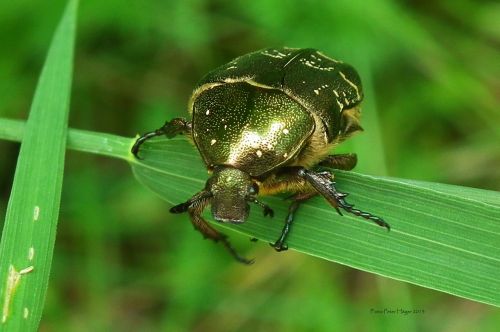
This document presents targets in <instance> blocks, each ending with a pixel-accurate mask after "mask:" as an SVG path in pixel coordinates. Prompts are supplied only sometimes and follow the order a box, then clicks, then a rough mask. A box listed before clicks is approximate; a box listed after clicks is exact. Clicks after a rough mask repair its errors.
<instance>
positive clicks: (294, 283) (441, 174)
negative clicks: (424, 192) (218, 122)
mask: <svg viewBox="0 0 500 332" xmlns="http://www.w3.org/2000/svg"><path fill="white" fill-rule="evenodd" d="M63 6H64V1H62V0H54V1H51V2H50V4H47V3H45V2H36V1H28V0H24V1H17V2H6V1H4V2H0V41H1V44H2V52H1V54H0V75H1V77H2V78H3V79H2V80H0V116H2V117H15V118H21V119H24V118H26V114H27V111H28V110H29V104H30V101H31V98H32V94H33V91H34V87H35V84H36V79H37V77H38V75H39V72H40V68H41V65H42V62H43V60H44V55H45V52H46V49H47V45H48V44H49V41H50V38H51V35H52V33H53V30H54V28H55V25H56V22H57V20H58V18H59V16H60V14H61V12H62V8H63ZM280 45H286V46H291V47H314V48H318V49H321V50H323V51H324V52H325V53H326V54H330V55H332V56H334V57H336V58H339V59H342V60H344V61H346V62H348V63H351V64H353V65H354V66H355V67H356V68H358V69H359V71H360V73H361V76H362V78H363V80H364V85H365V90H366V97H365V98H366V99H365V100H366V102H365V107H364V121H363V125H364V127H365V129H366V131H365V132H364V133H363V134H361V135H359V136H357V137H355V138H353V139H352V140H350V141H349V142H346V144H345V145H344V146H342V147H341V148H340V149H341V150H342V151H353V150H355V151H357V152H358V153H359V158H360V165H359V167H358V169H357V170H358V171H360V172H370V173H373V174H383V173H387V174H389V175H391V176H398V177H403V178H413V179H424V180H432V181H439V182H445V183H454V184H459V185H468V186H475V187H482V188H486V189H494V190H500V167H499V166H500V149H499V148H498V147H499V146H500V144H499V143H500V111H499V105H500V100H499V99H500V66H499V60H498V59H499V55H500V54H499V51H500V5H499V4H498V2H496V1H481V2H479V1H472V0H459V1H452V0H444V1H438V2H436V1H432V2H431V1H414V0H413V1H395V0H383V1H382V0H379V1H375V0H369V1H348V0H341V1H319V0H318V1H311V0H304V1H274V0H253V1H233V2H229V1H223V0H218V1H217V0H212V1H203V0H184V1H181V0H176V1H147V2H146V1H127V2H126V3H125V2H123V1H117V0H108V1H96V0H86V1H82V2H81V6H80V16H79V25H78V36H77V49H76V62H75V74H74V84H73V96H72V109H71V119H70V126H72V127H76V128H82V129H90V130H98V131H105V132H110V133H115V134H119V135H124V136H133V135H135V134H136V133H138V132H143V131H146V130H149V129H152V128H156V127H158V126H159V125H160V124H161V123H162V122H163V121H165V120H166V119H168V118H171V117H173V116H179V115H184V114H185V110H186V101H187V99H188V97H189V94H190V92H191V89H192V88H193V86H194V85H195V84H196V82H197V80H198V79H199V78H201V76H203V74H205V73H206V72H207V71H208V70H210V69H212V68H215V67H216V66H218V65H220V64H222V63H225V62H227V61H228V60H230V59H232V58H233V57H236V56H238V55H241V54H243V53H246V52H249V51H252V50H255V49H259V48H263V47H268V46H280ZM378 140H381V142H380V144H379V142H378ZM0 151H2V158H1V159H0V174H2V176H1V177H0V195H1V196H0V198H1V199H0V210H1V211H0V212H2V215H4V214H5V213H4V212H5V206H6V201H7V199H8V196H9V192H10V184H11V181H12V174H13V171H14V168H15V160H16V158H17V151H18V146H17V145H16V144H12V143H7V142H4V141H0ZM66 170H67V172H66V177H65V183H64V191H63V204H62V207H61V221H60V223H59V232H58V239H57V243H56V249H55V260H54V262H53V274H52V281H51V288H50V289H49V295H48V299H47V306H46V309H45V310H46V311H45V316H44V319H43V321H42V325H41V329H42V331H49V330H50V331H68V330H71V331H88V330H90V329H97V330H121V331H133V330H167V329H168V330H169V331H182V330H203V331H206V330H215V329H217V330H242V331H246V330H252V331H253V330H271V329H273V330H278V331H285V330H286V331H304V330H332V329H333V328H335V329H337V330H346V331H366V330H381V331H387V330H395V331H401V330H406V331H411V330H426V331H437V330H450V329H452V330H454V331H457V330H463V331H468V330H472V329H475V330H483V331H487V330H491V331H493V330H494V328H495V327H498V326H499V325H500V320H499V318H498V316H495V313H498V312H495V309H494V308H489V307H487V306H484V305H481V304H477V303H472V302H469V301H466V300H461V299H458V298H454V297H452V296H449V295H445V294H441V293H436V292H433V291H431V290H426V289H420V288H418V287H413V286H407V285H404V284H401V283H398V282H396V281H389V280H384V279H378V278H375V277H374V276H373V275H370V274H366V273H361V272H356V271H353V270H351V269H349V268H345V267H342V266H338V265H335V264H331V263H328V262H323V261H320V260H317V259H314V258H312V257H306V256H304V255H300V254H297V253H294V252H287V253H284V254H283V253H282V254H278V253H274V252H273V251H272V250H271V249H270V248H269V247H268V246H267V245H266V244H259V243H258V244H253V243H252V244H250V243H249V242H248V239H246V238H242V237H239V238H238V237H237V236H235V235H233V234H231V235H233V236H232V239H234V240H235V241H236V243H235V245H237V246H238V247H240V248H248V250H251V251H252V252H251V253H248V254H247V255H248V256H251V257H256V258H257V262H256V264H255V265H253V266H252V267H250V268H249V267H244V266H240V265H237V264H235V263H233V261H232V260H231V259H230V258H229V257H227V255H226V253H225V252H224V250H223V248H220V247H218V246H215V245H213V244H212V243H210V242H208V241H202V240H201V237H200V235H199V234H197V233H196V232H194V231H193V230H192V227H191V225H190V224H189V222H188V221H187V219H186V217H185V216H181V217H174V216H171V215H169V214H168V212H167V209H168V206H167V205H166V204H165V203H164V202H162V201H159V200H158V199H157V198H156V197H155V196H154V195H152V194H151V193H150V192H148V191H147V190H145V189H144V188H142V187H141V186H140V185H138V184H137V183H136V182H135V180H133V178H132V177H131V174H130V170H129V169H128V167H127V165H126V164H125V163H122V162H119V161H116V160H110V159H103V158H98V157H95V156H91V155H86V154H80V153H75V152H68V155H67V165H66ZM186 172H189V170H186ZM299 221H300V220H299ZM272 222H280V221H279V220H273V221H272ZM238 241H239V243H238ZM398 307H403V308H409V309H421V308H423V309H425V314H423V315H409V316H401V315H398V316H392V315H376V314H371V313H370V309H371V308H396V309H397V308H398Z"/></svg>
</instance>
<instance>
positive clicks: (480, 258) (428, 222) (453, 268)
mask: <svg viewBox="0 0 500 332" xmlns="http://www.w3.org/2000/svg"><path fill="white" fill-rule="evenodd" d="M141 155H142V157H143V158H144V160H143V161H141V162H137V161H136V162H134V164H133V171H134V173H135V175H136V177H137V179H138V180H139V181H140V182H141V183H143V184H144V185H146V186H147V187H149V188H150V189H152V190H153V191H154V192H156V193H157V194H159V195H160V196H161V197H162V198H163V199H165V200H166V201H168V202H170V203H172V204H178V203H180V202H183V201H185V200H187V199H188V198H189V197H190V196H191V195H192V194H194V193H196V192H197V191H199V190H200V189H202V188H203V186H204V184H205V180H206V178H207V173H206V171H205V168H204V166H203V163H202V161H201V159H200V157H199V156H198V154H197V153H196V151H195V149H194V147H193V146H192V145H190V144H189V143H188V142H187V141H186V140H184V139H181V138H179V139H172V140H166V139H157V140H154V141H152V142H150V143H149V144H145V145H144V149H143V150H141ZM337 183H338V187H339V189H340V190H341V191H344V192H348V193H350V196H349V197H348V199H349V201H350V202H352V203H354V204H355V205H356V206H357V207H359V208H360V209H363V210H366V211H370V212H371V213H374V214H376V215H379V216H382V217H384V218H385V219H386V221H387V222H389V223H390V225H391V227H392V230H391V231H390V232H386V231H385V230H384V229H383V228H380V227H378V226H375V225H373V224H371V223H369V222H366V221H365V220H363V219H361V218H358V217H354V216H351V215H347V214H345V215H344V216H343V217H342V216H339V215H337V213H336V212H335V210H334V209H333V208H331V207H330V206H329V205H327V203H326V202H325V201H324V200H323V199H321V198H319V197H318V198H315V199H313V200H311V201H310V202H309V203H307V204H305V205H304V206H302V207H301V209H300V210H299V212H298V214H297V217H296V222H295V224H294V225H293V230H292V232H291V235H290V238H289V241H288V244H289V247H290V248H292V249H295V250H298V251H301V252H304V253H307V254H310V255H314V256H318V257H322V258H325V259H328V260H331V261H335V262H339V263H341V264H345V265H348V266H352V267H355V268H358V269H361V270H364V271H369V272H373V273H377V274H380V275H383V276H387V277H391V278H394V279H398V280H403V281H408V282H411V283H414V284H417V285H421V286H424V287H428V288H432V289H437V290H441V291H444V292H447V293H450V294H454V295H457V296H461V297H465V298H468V299H471V300H476V301H480V302H484V303H489V304H493V305H496V306H500V282H499V279H498V276H500V248H499V246H498V243H500V207H499V206H498V204H492V202H494V201H495V200H496V202H500V193H498V192H491V191H484V190H479V189H473V188H463V187H456V186H449V185H441V184H437V183H434V184H432V185H429V184H428V183H424V182H422V183H421V182H416V181H407V180H400V179H391V178H385V177H374V176H367V175H362V174H356V173H352V172H340V171H337ZM464 193H465V195H464ZM485 193H486V194H485ZM483 196H485V197H487V199H484V200H482V199H481V197H483ZM264 200H265V202H266V203H268V204H269V205H270V206H271V207H272V208H273V209H274V210H275V217H274V219H270V218H265V217H263V216H262V213H261V211H259V209H256V208H253V209H252V212H251V215H250V218H249V220H248V222H247V223H245V224H244V225H221V226H223V227H226V228H230V229H233V230H235V231H238V232H240V233H243V234H246V235H248V236H250V237H256V238H259V239H262V240H264V241H268V242H272V241H275V240H276V238H277V237H278V235H279V234H280V232H281V228H282V226H283V221H284V219H285V216H286V213H287V205H288V203H287V202H285V201H283V199H282V198H279V197H268V198H264ZM207 217H208V219H209V220H211V217H209V216H207ZM186 219H187V217H186ZM200 238H201V236H200ZM270 250H271V249H270ZM257 264H258V261H257Z"/></svg>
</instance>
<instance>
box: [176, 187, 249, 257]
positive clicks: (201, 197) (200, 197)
mask: <svg viewBox="0 0 500 332" xmlns="http://www.w3.org/2000/svg"><path fill="white" fill-rule="evenodd" d="M211 197H212V194H211V193H210V192H208V191H205V190H204V191H201V192H199V193H198V194H196V195H194V196H193V197H191V199H189V200H188V201H187V202H185V203H181V204H179V205H176V206H174V207H172V208H171V209H170V212H172V213H183V212H188V213H189V217H190V219H191V223H192V224H193V226H194V228H195V229H196V230H197V231H199V232H200V233H201V234H203V237H204V238H206V239H207V238H208V239H211V240H213V241H215V242H221V243H222V244H223V245H224V247H226V249H227V251H229V253H230V254H231V255H232V256H233V257H234V258H235V259H236V260H237V261H238V262H240V263H243V264H252V263H253V260H251V259H246V258H244V257H242V256H240V255H238V253H237V252H236V250H235V249H234V248H233V247H232V246H231V243H229V240H228V239H227V236H226V235H224V234H222V233H220V232H218V231H217V230H216V229H215V228H213V227H212V226H210V225H209V224H208V223H207V222H206V221H205V220H204V219H203V217H202V216H201V213H202V212H203V209H204V208H205V207H206V206H207V204H208V203H209V202H210V198H211Z"/></svg>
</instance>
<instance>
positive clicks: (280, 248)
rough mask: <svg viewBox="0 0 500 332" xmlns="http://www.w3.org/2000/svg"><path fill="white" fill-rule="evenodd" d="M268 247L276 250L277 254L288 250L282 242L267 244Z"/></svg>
mask: <svg viewBox="0 0 500 332" xmlns="http://www.w3.org/2000/svg"><path fill="white" fill-rule="evenodd" d="M269 245H270V246H271V247H273V248H274V250H276V251H277V252H281V251H287V250H288V245H287V244H286V243H284V242H283V241H279V240H278V241H276V242H274V243H269Z"/></svg>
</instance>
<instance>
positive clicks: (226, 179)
mask: <svg viewBox="0 0 500 332" xmlns="http://www.w3.org/2000/svg"><path fill="white" fill-rule="evenodd" d="M206 189H207V190H209V191H210V192H211V193H212V215H213V217H214V218H215V220H218V221H222V222H231V223H242V222H245V220H246V219H247V218H248V213H249V212H250V206H249V205H248V202H249V201H251V200H253V199H255V196H256V195H257V192H258V187H257V185H256V184H254V183H253V181H252V179H251V178H250V175H248V174H247V173H245V172H243V171H240V170H239V169H236V168H232V167H220V166H219V167H216V168H215V169H214V173H213V176H212V177H211V178H210V179H209V180H208V181H207V187H206Z"/></svg>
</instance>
